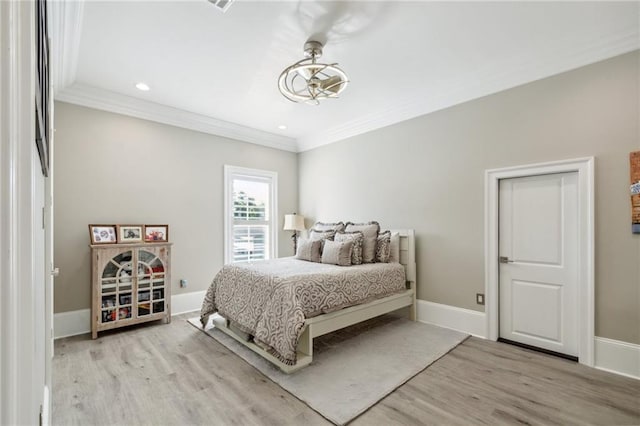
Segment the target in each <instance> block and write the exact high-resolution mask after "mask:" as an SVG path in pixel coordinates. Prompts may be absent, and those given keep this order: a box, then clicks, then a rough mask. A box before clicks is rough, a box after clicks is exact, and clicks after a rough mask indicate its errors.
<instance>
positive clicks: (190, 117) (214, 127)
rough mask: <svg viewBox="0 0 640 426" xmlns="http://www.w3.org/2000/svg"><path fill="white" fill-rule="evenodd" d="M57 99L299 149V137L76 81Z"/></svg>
mask: <svg viewBox="0 0 640 426" xmlns="http://www.w3.org/2000/svg"><path fill="white" fill-rule="evenodd" d="M55 99H56V100H58V101H62V102H68V103H72V104H76V105H81V106H85V107H89V108H95V109H100V110H103V111H109V112H115V113H118V114H124V115H129V116H131V117H136V118H142V119H144V120H150V121H155V122H157V123H163V124H169V125H172V126H176V127H182V128H185V129H190V130H196V131H198V132H203V133H208V134H212V135H218V136H224V137H227V138H230V139H237V140H240V141H244V142H249V143H253V144H256V145H262V146H267V147H270V148H276V149H280V150H283V151H291V152H297V151H298V148H297V144H296V141H295V139H293V138H289V137H286V136H280V135H276V134H273V133H269V132H265V131H262V130H258V129H253V128H251V127H247V126H242V125H240V124H235V123H230V122H228V121H223V120H218V119H215V118H212V117H209V116H205V115H201V114H197V113H194V112H190V111H185V110H181V109H178V108H173V107H170V106H166V105H162V104H158V103H155V102H149V101H145V100H142V99H138V98H134V97H131V96H127V95H122V94H120V93H116V92H112V91H110V90H105V89H100V88H97V87H92V86H87V85H84V84H79V83H76V84H74V85H72V86H70V87H67V88H64V89H62V90H60V91H59V92H58V93H57V94H56V95H55Z"/></svg>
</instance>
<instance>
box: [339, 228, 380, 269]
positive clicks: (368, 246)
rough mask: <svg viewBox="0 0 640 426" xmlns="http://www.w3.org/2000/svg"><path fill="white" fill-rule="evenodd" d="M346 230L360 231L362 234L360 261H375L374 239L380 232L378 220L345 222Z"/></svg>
mask: <svg viewBox="0 0 640 426" xmlns="http://www.w3.org/2000/svg"><path fill="white" fill-rule="evenodd" d="M345 231H347V232H354V231H360V232H362V235H364V240H363V242H362V262H363V263H373V262H375V261H376V239H377V238H378V232H380V224H378V222H368V223H351V222H347V227H346V228H345Z"/></svg>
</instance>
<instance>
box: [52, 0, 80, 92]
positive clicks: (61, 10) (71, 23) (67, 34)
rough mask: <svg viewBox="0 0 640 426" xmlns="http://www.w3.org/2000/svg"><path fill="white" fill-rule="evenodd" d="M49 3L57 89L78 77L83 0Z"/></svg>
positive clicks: (53, 81) (62, 87) (53, 67)
mask: <svg viewBox="0 0 640 426" xmlns="http://www.w3.org/2000/svg"><path fill="white" fill-rule="evenodd" d="M48 6H49V34H50V36H51V55H50V57H51V83H52V86H53V91H54V93H58V91H60V90H61V89H64V88H65V87H68V86H70V85H72V84H73V83H74V82H75V81H76V73H77V69H78V56H79V54H80V40H81V35H82V23H83V21H84V0H74V1H52V2H49V3H48Z"/></svg>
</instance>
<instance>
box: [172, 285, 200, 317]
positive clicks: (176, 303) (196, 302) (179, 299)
mask: <svg viewBox="0 0 640 426" xmlns="http://www.w3.org/2000/svg"><path fill="white" fill-rule="evenodd" d="M206 293H207V291H206V290H202V291H192V292H191V293H181V294H174V295H172V296H171V316H172V317H173V316H176V315H180V314H185V313H187V312H193V311H200V308H202V301H203V300H204V296H205V294H206Z"/></svg>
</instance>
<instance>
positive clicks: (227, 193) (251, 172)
mask: <svg viewBox="0 0 640 426" xmlns="http://www.w3.org/2000/svg"><path fill="white" fill-rule="evenodd" d="M241 176H246V177H247V178H249V179H255V178H259V179H269V180H270V181H271V191H270V193H269V205H270V206H271V212H270V217H269V220H268V221H267V223H268V225H269V227H270V231H271V232H269V243H268V244H269V253H270V254H271V256H270V258H276V257H278V233H279V229H278V228H277V225H278V173H277V172H273V171H270V170H260V169H251V168H248V167H238V166H231V165H228V164H225V166H224V213H223V214H224V242H223V251H224V263H225V264H227V263H232V262H233V244H232V243H231V236H232V235H233V222H234V221H233V219H232V217H231V215H232V206H233V200H232V198H233V188H232V184H233V180H234V178H235V177H241Z"/></svg>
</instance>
